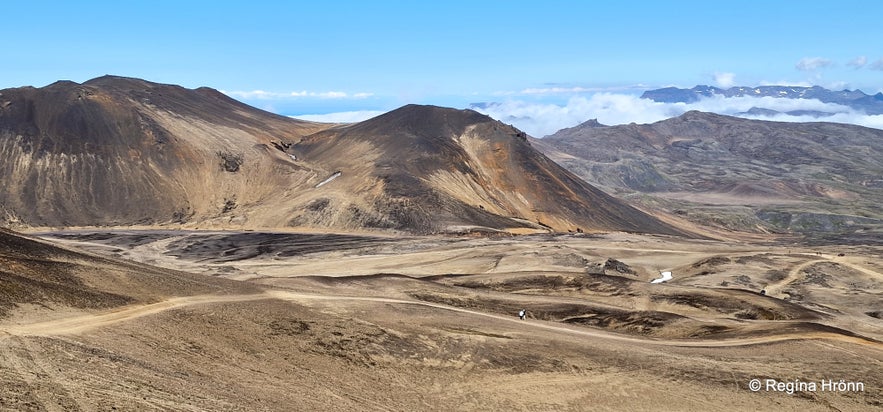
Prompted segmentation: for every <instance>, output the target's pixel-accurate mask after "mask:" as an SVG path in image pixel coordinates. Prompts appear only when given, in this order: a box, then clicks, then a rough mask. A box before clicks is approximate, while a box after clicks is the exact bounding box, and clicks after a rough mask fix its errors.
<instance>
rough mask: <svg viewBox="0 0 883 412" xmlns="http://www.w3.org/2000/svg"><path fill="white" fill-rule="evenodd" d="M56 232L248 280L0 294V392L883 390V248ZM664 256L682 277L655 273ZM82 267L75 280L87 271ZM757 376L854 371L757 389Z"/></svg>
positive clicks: (130, 398) (864, 405) (392, 396)
mask: <svg viewBox="0 0 883 412" xmlns="http://www.w3.org/2000/svg"><path fill="white" fill-rule="evenodd" d="M51 235H52V236H53V237H54V238H55V239H63V241H64V242H65V244H66V245H67V246H68V247H72V246H82V247H88V248H89V249H90V250H96V251H102V253H104V254H106V255H109V256H111V257H110V258H108V261H115V262H118V261H117V260H116V259H117V258H116V256H125V257H129V258H132V259H135V260H140V261H156V262H159V263H161V264H163V265H168V266H169V267H176V268H183V269H191V268H194V269H197V270H200V271H203V272H204V276H203V277H202V279H203V280H204V282H205V284H206V285H220V284H222V283H223V282H226V283H224V284H226V285H231V284H238V285H240V286H239V287H233V288H230V289H228V290H227V292H225V293H217V292H216V291H212V290H211V288H209V289H206V290H203V291H199V290H197V289H194V288H183V289H184V290H189V292H187V293H193V294H187V295H185V294H179V295H175V296H171V295H169V294H167V293H160V294H158V295H162V296H166V297H164V298H159V299H157V300H156V301H139V302H131V303H127V304H125V305H124V306H121V307H113V308H109V309H101V308H96V309H85V310H84V309H79V308H76V307H68V306H66V305H59V304H56V303H54V302H55V298H50V299H45V300H43V304H46V305H47V306H53V307H55V310H54V311H51V312H50V311H48V310H47V311H44V312H41V314H40V316H33V315H31V316H26V315H27V312H23V311H21V310H15V311H12V312H10V313H11V316H9V317H7V318H4V319H0V348H2V349H3V350H2V351H0V372H2V373H0V408H2V409H9V410H112V409H123V410H292V409H297V410H363V409H379V410H414V409H415V408H416V409H421V410H462V409H468V410H473V409H474V410H501V409H505V410H622V409H628V410H660V409H662V410H672V411H680V410H685V411H686V410H695V408H696V407H697V406H700V407H702V408H703V409H709V410H720V409H726V410H746V411H748V410H761V409H768V408H770V406H771V405H775V408H780V409H785V410H805V411H816V410H818V411H823V410H832V409H836V410H869V409H874V408H875V407H877V408H879V407H880V406H881V402H883V392H881V389H880V388H881V383H883V381H881V379H883V378H881V376H880V374H879V373H878V372H879V369H880V366H881V362H883V344H881V343H880V338H881V336H883V329H881V327H883V325H881V323H880V319H879V314H878V313H877V312H875V310H876V309H872V308H877V307H878V306H879V299H875V297H876V296H879V293H880V288H881V285H883V283H881V280H883V278H881V276H883V271H881V269H883V262H880V259H879V256H880V253H879V252H880V251H879V247H876V248H875V247H847V248H842V249H835V248H822V249H819V250H818V251H817V252H812V249H806V248H795V247H794V245H779V246H773V245H761V246H752V245H745V244H741V245H732V244H728V243H726V242H713V241H707V240H703V241H699V240H685V239H677V240H673V239H672V238H670V237H653V236H643V235H629V234H622V233H616V234H608V235H557V236H554V235H532V236H519V237H496V238H487V237H484V238H477V237H450V236H444V237H442V236H420V237H408V238H401V239H397V238H394V237H388V238H382V237H378V236H349V237H347V238H346V239H341V238H338V237H333V236H332V237H329V236H328V235H326V234H316V233H314V234H303V233H302V234H297V235H296V236H294V235H292V234H291V233H260V232H227V233H221V232H211V233H204V232H199V231H194V232H186V231H165V232H153V231H122V232H116V231H105V232H89V231H75V232H62V233H54V234H51ZM13 240H16V239H15V238H13ZM339 242H343V243H344V247H343V248H342V249H341V250H337V249H335V248H334V247H333V246H334V245H336V244H338V243H339ZM29 244H30V243H29ZM39 244H40V245H42V246H41V249H40V250H43V249H42V248H44V247H48V246H46V245H45V243H42V242H41V243H39ZM16 247H17V246H13V247H10V249H11V248H16ZM262 247H265V248H262ZM17 248H18V249H17V250H19V252H18V253H21V254H22V255H23V256H28V255H29V254H30V253H31V252H28V251H24V252H21V250H22V248H21V247H17ZM4 250H6V249H4V246H2V245H0V251H4ZM50 250H52V251H57V250H62V251H66V250H68V249H58V248H51V249H50ZM838 250H839V251H841V252H846V256H838V254H836V253H835V252H837V251H838ZM252 252H256V253H252ZM3 253H5V254H6V255H11V254H13V253H15V252H8V251H4V252H3ZM53 253H55V252H53ZM66 253H73V252H66ZM231 257H233V258H239V259H235V260H231V259H229V258H231ZM35 260H36V259H35ZM139 266H140V265H138V264H135V263H132V264H130V267H131V268H132V269H133V271H134V272H133V273H138V272H139ZM661 268H668V269H671V270H672V271H673V272H674V274H675V275H674V279H673V280H672V281H671V282H669V283H666V284H661V285H655V284H650V283H649V282H648V280H649V279H650V278H652V277H654V276H656V274H657V273H658V270H659V269H661ZM144 270H147V271H152V270H156V269H155V268H154V269H150V268H149V267H146V268H144ZM780 272H781V273H780ZM91 273H94V272H88V271H86V272H83V273H82V275H81V279H82V280H83V281H84V282H89V283H90V284H92V282H95V279H93V278H92V274H91ZM99 273H100V272H99ZM174 273H178V272H174ZM223 278H236V279H243V281H242V282H234V281H232V280H224V279H223ZM170 279H171V278H170ZM99 285H100V283H99ZM249 285H254V286H249ZM105 287H106V286H100V287H97V288H96V289H97V290H104V288H105ZM257 287H260V289H257ZM759 287H767V288H768V290H769V293H768V294H766V295H763V294H761V293H758V288H759ZM249 288H252V289H251V290H249ZM857 288H858V289H857ZM846 295H849V296H846ZM519 309H526V310H527V314H528V315H527V319H525V320H520V319H519V318H518V316H516V313H517V312H518V310H519ZM752 379H774V380H776V381H780V382H794V381H795V380H800V381H802V382H814V383H817V384H818V383H819V382H821V381H822V380H826V379H835V380H839V379H844V380H845V381H849V382H861V383H862V384H863V385H864V386H863V389H861V390H856V389H853V390H847V391H830V390H828V391H825V390H819V389H816V390H807V389H805V388H797V389H796V390H794V391H793V394H792V393H786V392H784V390H779V391H775V390H769V389H764V390H760V391H757V392H755V391H752V390H750V389H749V382H750V381H751V380H752Z"/></svg>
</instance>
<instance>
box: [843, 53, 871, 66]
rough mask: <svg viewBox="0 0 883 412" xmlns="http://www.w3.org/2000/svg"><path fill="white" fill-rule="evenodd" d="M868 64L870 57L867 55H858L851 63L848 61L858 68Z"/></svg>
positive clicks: (849, 64) (850, 64) (848, 64)
mask: <svg viewBox="0 0 883 412" xmlns="http://www.w3.org/2000/svg"><path fill="white" fill-rule="evenodd" d="M866 64H868V58H867V57H865V56H858V57H856V58H854V59H852V60H850V61H849V63H846V65H847V66H850V67H855V68H856V69H861V68H862V67H865V65H866Z"/></svg>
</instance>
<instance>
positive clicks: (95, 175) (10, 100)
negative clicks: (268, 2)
mask: <svg viewBox="0 0 883 412" xmlns="http://www.w3.org/2000/svg"><path fill="white" fill-rule="evenodd" d="M321 127H327V126H321V125H317V124H314V123H307V122H301V121H297V120H293V119H288V118H285V117H282V116H277V115H274V114H271V113H267V112H263V111H260V110H257V109H254V108H251V107H248V106H246V105H244V104H241V103H239V102H236V101H235V100H233V99H230V98H228V97H226V96H224V95H223V94H221V93H219V92H217V91H214V90H211V89H207V88H200V89H196V90H188V89H184V88H182V87H179V86H171V85H163V84H156V83H150V82H146V81H143V80H137V79H129V78H122V77H112V76H105V77H101V78H97V79H94V80H90V81H88V82H85V83H83V84H76V83H73V82H56V83H53V84H51V85H49V86H46V87H43V88H39V89H35V88H30V87H26V88H19V89H7V90H2V91H0V157H2V158H3V159H4V162H3V163H2V164H0V176H2V177H3V181H4V187H3V188H2V189H0V209H2V210H0V212H5V214H6V220H8V221H12V222H13V223H15V222H22V223H25V224H31V225H51V226H70V225H115V224H117V225H118V224H133V223H144V224H154V223H164V222H173V221H185V220H200V219H206V218H208V217H210V216H214V215H218V214H219V213H218V212H219V211H220V210H222V209H223V208H224V207H225V206H224V205H227V207H228V208H229V207H230V206H229V205H230V204H233V203H261V202H263V201H264V200H265V199H267V198H269V197H272V196H274V195H275V194H276V192H277V191H278V189H279V187H282V186H284V185H285V184H286V183H287V182H290V181H291V180H298V179H300V180H303V179H306V178H307V177H308V176H309V173H305V172H303V171H302V170H301V168H299V167H297V166H296V165H294V164H293V162H292V161H291V159H290V158H289V156H288V155H287V154H285V153H282V152H280V151H278V150H274V149H272V148H273V147H274V145H273V143H274V142H278V143H279V144H289V143H291V142H293V141H296V140H298V139H300V137H302V136H303V135H305V134H308V133H310V132H312V131H314V130H316V129H319V128H321ZM231 202H233V203H231Z"/></svg>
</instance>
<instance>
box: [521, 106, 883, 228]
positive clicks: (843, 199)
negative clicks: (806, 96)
mask: <svg viewBox="0 0 883 412" xmlns="http://www.w3.org/2000/svg"><path fill="white" fill-rule="evenodd" d="M538 147H539V148H541V150H544V152H546V153H547V154H548V155H549V156H551V157H552V158H553V159H555V160H557V161H559V162H560V163H562V164H563V165H565V166H566V167H568V168H569V169H570V170H571V171H573V172H575V173H576V174H578V175H580V176H581V177H582V178H584V179H586V180H587V181H589V182H592V183H593V184H598V185H600V186H602V187H604V188H606V189H608V190H610V191H614V192H618V193H621V194H628V193H632V194H633V193H644V194H649V195H651V196H652V197H653V198H655V199H656V201H657V203H658V202H662V203H663V207H668V208H670V209H671V210H672V211H677V212H678V213H679V214H688V215H690V214H692V215H694V217H696V218H697V219H699V220H703V219H704V218H703V217H702V216H705V217H706V218H707V217H708V216H711V215H717V217H716V218H715V219H717V220H718V222H717V223H718V224H723V225H734V226H736V227H738V228H741V229H745V228H752V227H756V226H757V225H760V226H762V227H765V228H766V229H769V230H786V231H796V232H812V231H841V230H846V231H862V230H865V229H868V227H869V226H879V225H881V224H883V220H881V219H883V214H881V213H880V208H879V204H880V202H883V195H881V194H883V191H881V190H880V189H881V188H883V180H881V176H883V160H881V159H883V151H881V147H883V131H880V130H877V129H870V128H865V127H860V126H853V125H846V124H837V123H783V122H769V121H759V120H747V119H741V118H736V117H729V116H722V115H717V114H711V113H702V112H695V111H694V112H688V113H685V114H683V115H681V116H679V117H676V118H672V119H668V120H664V121H661V122H657V123H653V124H647V125H635V124H630V125H622V126H610V127H597V125H588V126H586V127H575V128H571V129H565V130H562V131H559V132H558V133H556V134H553V135H551V136H548V137H546V138H544V139H542V141H541V142H540V144H538ZM726 215H730V219H731V221H729V222H727V219H728V218H727V217H724V216H726ZM704 223H708V220H707V219H706V220H705V221H704Z"/></svg>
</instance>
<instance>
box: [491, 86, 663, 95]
mask: <svg viewBox="0 0 883 412" xmlns="http://www.w3.org/2000/svg"><path fill="white" fill-rule="evenodd" d="M647 88H648V86H647V85H644V84H635V85H631V86H616V87H582V86H568V87H564V86H551V87H529V88H527V89H522V90H519V91H512V90H504V91H498V92H494V93H492V94H493V95H494V96H535V95H558V94H585V93H602V92H621V91H628V90H647Z"/></svg>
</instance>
